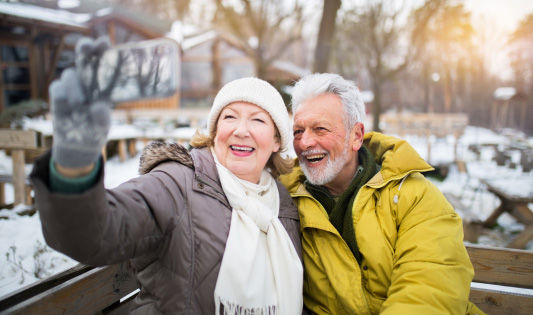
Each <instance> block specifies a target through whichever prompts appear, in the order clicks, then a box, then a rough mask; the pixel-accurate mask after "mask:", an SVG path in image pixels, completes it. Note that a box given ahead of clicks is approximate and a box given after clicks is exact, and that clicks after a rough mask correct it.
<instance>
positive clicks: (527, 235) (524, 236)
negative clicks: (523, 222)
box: [507, 224, 533, 249]
mask: <svg viewBox="0 0 533 315" xmlns="http://www.w3.org/2000/svg"><path fill="white" fill-rule="evenodd" d="M532 238H533V224H532V225H528V226H526V229H525V230H524V231H522V232H521V233H520V234H518V236H516V237H515V238H514V239H513V240H512V241H511V242H510V243H509V244H508V245H507V247H510V248H520V249H522V248H525V247H526V245H527V243H529V241H530V240H531V239H532Z"/></svg>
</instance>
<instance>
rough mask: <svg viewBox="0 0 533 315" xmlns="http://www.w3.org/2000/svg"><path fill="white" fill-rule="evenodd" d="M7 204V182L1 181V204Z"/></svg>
mask: <svg viewBox="0 0 533 315" xmlns="http://www.w3.org/2000/svg"><path fill="white" fill-rule="evenodd" d="M5 204H6V190H5V184H4V183H0V206H3V205H5Z"/></svg>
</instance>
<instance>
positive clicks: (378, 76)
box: [337, 0, 412, 131]
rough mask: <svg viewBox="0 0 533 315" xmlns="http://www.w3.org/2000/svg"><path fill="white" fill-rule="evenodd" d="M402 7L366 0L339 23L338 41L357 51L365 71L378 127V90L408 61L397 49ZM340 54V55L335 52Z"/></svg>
mask: <svg viewBox="0 0 533 315" xmlns="http://www.w3.org/2000/svg"><path fill="white" fill-rule="evenodd" d="M401 14H405V11H404V7H403V6H399V5H398V2H397V1H396V2H395V1H392V0H384V1H379V2H375V1H367V2H366V3H365V4H364V5H361V6H358V7H356V8H354V9H351V10H348V11H347V12H346V13H345V14H344V19H343V21H342V24H343V25H344V27H343V29H344V31H345V32H348V33H347V34H346V33H345V34H344V36H346V37H347V38H351V40H349V39H347V38H343V39H344V40H342V45H347V49H346V50H347V51H351V53H352V54H360V55H361V61H362V63H363V64H364V67H365V68H366V70H367V71H368V73H369V76H370V81H371V88H372V92H373V94H374V101H373V103H372V117H373V129H374V130H376V131H379V130H380V128H379V122H380V115H381V111H382V90H383V87H384V85H385V84H386V82H387V81H388V80H391V79H393V78H394V77H395V76H396V75H397V74H398V73H400V72H401V71H403V70H404V69H405V68H406V67H407V65H408V64H409V60H410V56H411V55H412V54H410V53H409V52H404V53H401V49H400V45H399V44H400V37H401V35H402V34H404V33H403V32H404V30H405V29H406V27H405V26H402V24H401V21H400V17H401ZM337 57H338V58H339V57H340V58H342V56H337Z"/></svg>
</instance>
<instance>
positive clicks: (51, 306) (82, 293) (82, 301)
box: [0, 245, 533, 314]
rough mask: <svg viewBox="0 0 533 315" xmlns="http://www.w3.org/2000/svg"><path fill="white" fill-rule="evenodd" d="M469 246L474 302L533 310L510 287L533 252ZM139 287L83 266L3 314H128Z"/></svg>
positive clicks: (119, 273)
mask: <svg viewBox="0 0 533 315" xmlns="http://www.w3.org/2000/svg"><path fill="white" fill-rule="evenodd" d="M467 250H468V254H469V255H470V259H471V261H472V264H473V265H474V269H475V276H474V282H476V283H473V285H472V289H471V291H470V300H471V301H472V302H474V303H475V304H476V305H477V306H478V307H479V308H481V309H482V310H483V311H485V312H486V313H487V314H533V293H513V292H507V291H506V290H509V289H511V290H512V289H514V290H516V289H517V288H526V289H533V252H529V251H524V250H517V249H502V248H491V247H483V246H472V245H470V246H467ZM486 284H489V285H492V286H490V287H485V286H487V285H486ZM494 285H497V287H494ZM136 289H137V284H136V281H135V278H134V277H133V276H132V275H131V273H130V271H129V270H128V267H127V264H121V265H113V266H107V267H98V268H94V267H88V266H83V265H78V266H76V267H74V268H72V269H70V270H67V271H65V272H63V273H61V274H58V275H56V276H53V277H51V278H48V279H45V280H42V281H40V282H38V283H36V284H33V285H30V286H29V287H26V288H23V289H21V290H19V291H16V292H13V293H11V294H10V295H8V296H6V297H5V298H4V299H3V300H0V314H58V313H61V314H95V313H97V314H127V312H128V309H129V307H130V305H131V301H132V300H133V298H134V297H135V295H136V293H137V290H136Z"/></svg>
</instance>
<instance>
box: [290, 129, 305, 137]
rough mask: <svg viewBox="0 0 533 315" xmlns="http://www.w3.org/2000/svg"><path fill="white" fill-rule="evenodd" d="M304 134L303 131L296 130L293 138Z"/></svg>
mask: <svg viewBox="0 0 533 315" xmlns="http://www.w3.org/2000/svg"><path fill="white" fill-rule="evenodd" d="M302 132H303V131H302V130H294V132H293V133H292V134H293V136H296V135H299V134H301V133H302Z"/></svg>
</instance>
